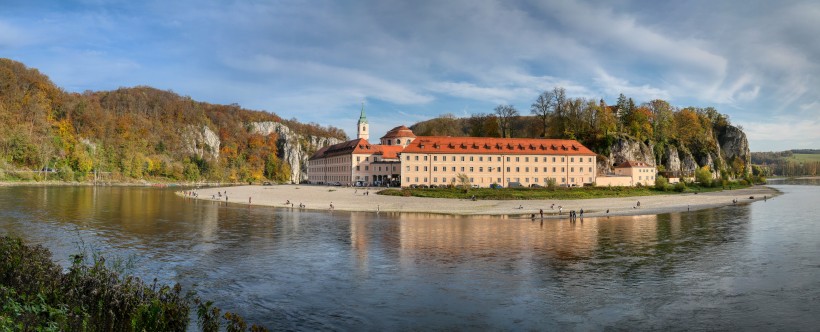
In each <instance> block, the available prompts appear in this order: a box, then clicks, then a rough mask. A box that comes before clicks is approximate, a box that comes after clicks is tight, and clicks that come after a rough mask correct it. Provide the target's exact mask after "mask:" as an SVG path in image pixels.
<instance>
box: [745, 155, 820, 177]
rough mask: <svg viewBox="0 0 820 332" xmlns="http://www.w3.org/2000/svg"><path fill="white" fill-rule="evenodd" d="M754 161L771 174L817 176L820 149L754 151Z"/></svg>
mask: <svg viewBox="0 0 820 332" xmlns="http://www.w3.org/2000/svg"><path fill="white" fill-rule="evenodd" d="M752 163H754V164H755V165H756V166H759V167H760V168H761V169H763V170H764V172H766V174H769V175H777V176H817V170H818V169H820V150H816V149H802V150H789V151H781V152H752Z"/></svg>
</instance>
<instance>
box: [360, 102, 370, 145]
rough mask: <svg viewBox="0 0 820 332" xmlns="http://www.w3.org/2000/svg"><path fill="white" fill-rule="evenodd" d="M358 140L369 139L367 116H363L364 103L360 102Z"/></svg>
mask: <svg viewBox="0 0 820 332" xmlns="http://www.w3.org/2000/svg"><path fill="white" fill-rule="evenodd" d="M357 131H358V135H357V136H358V138H363V139H364V140H367V139H368V138H370V133H368V132H367V116H365V115H364V102H362V112H361V114H360V115H359V124H358V130H357Z"/></svg>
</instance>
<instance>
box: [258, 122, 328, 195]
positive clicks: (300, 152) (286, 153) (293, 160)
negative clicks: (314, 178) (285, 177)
mask: <svg viewBox="0 0 820 332" xmlns="http://www.w3.org/2000/svg"><path fill="white" fill-rule="evenodd" d="M250 131H251V132H252V133H258V134H262V135H269V134H271V133H276V134H277V135H278V136H279V141H278V142H277V144H276V145H277V150H278V151H279V156H278V157H279V159H280V160H282V161H284V162H286V163H288V164H289V165H290V170H291V175H290V179H291V182H293V183H300V182H302V181H305V180H307V160H308V158H310V156H311V155H312V154H313V153H314V152H316V150H319V149H320V148H322V147H325V146H328V145H332V144H336V143H341V142H342V141H341V140H339V139H337V138H332V137H321V136H312V135H300V134H298V133H296V132H294V131H292V130H291V129H290V128H289V127H287V126H285V125H284V124H282V123H279V122H270V121H268V122H254V123H251V124H250Z"/></svg>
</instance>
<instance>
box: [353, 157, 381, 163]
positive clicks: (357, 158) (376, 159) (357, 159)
mask: <svg viewBox="0 0 820 332" xmlns="http://www.w3.org/2000/svg"><path fill="white" fill-rule="evenodd" d="M356 161H362V156H356ZM364 161H370V157H364ZM373 161H374V162H376V161H381V158H379V157H376V156H373Z"/></svg>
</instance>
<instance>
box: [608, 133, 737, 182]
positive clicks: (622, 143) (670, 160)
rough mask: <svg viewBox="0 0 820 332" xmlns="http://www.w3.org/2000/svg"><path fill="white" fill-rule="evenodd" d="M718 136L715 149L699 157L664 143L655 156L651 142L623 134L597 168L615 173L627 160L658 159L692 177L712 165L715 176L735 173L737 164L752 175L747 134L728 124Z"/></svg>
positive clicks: (663, 163) (680, 172)
mask: <svg viewBox="0 0 820 332" xmlns="http://www.w3.org/2000/svg"><path fill="white" fill-rule="evenodd" d="M715 139H716V144H715V146H713V147H712V148H711V149H710V150H711V151H714V152H709V153H704V154H703V155H701V156H698V157H695V156H694V155H692V153H691V152H690V151H689V150H688V149H687V148H686V147H677V146H673V145H667V146H665V147H664V148H663V150H662V151H661V153H662V155H660V156H656V155H655V152H654V149H653V147H652V146H651V145H646V144H645V143H643V142H640V141H637V140H635V139H632V138H630V137H626V136H624V137H621V138H619V139H618V140H617V141H616V142H615V143H614V144H613V145H612V146H611V147H610V153H609V155H608V156H603V158H599V161H598V168H599V169H600V170H601V172H612V170H613V167H612V166H613V165H615V164H619V163H622V162H624V161H627V160H635V161H642V162H645V163H647V164H649V165H655V161H656V160H658V161H659V164H660V165H663V167H664V169H665V170H666V171H668V172H672V173H674V174H676V175H683V176H692V174H694V172H695V169H697V168H698V167H703V166H709V167H710V169H712V172H713V174H714V175H715V177H718V176H719V175H720V172H721V171H729V174H732V173H735V172H736V171H737V165H741V166H743V170H742V172H743V173H744V174H743V175H745V174H749V172H750V170H751V167H749V166H748V165H750V164H751V153H750V152H749V142H748V141H747V140H746V134H745V133H743V131H742V130H740V128H737V127H734V126H727V127H726V128H724V129H723V130H722V131H721V132H719V133H717V136H716V137H715ZM741 176H742V175H741Z"/></svg>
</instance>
